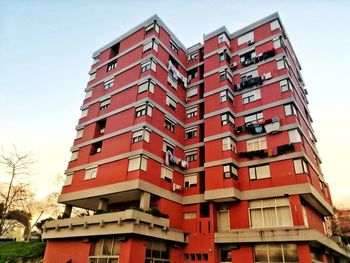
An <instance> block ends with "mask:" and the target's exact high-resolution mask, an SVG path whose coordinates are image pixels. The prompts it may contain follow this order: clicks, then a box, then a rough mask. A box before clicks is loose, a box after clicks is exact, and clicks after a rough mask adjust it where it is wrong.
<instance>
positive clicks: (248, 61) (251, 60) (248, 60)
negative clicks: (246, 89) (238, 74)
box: [241, 49, 276, 67]
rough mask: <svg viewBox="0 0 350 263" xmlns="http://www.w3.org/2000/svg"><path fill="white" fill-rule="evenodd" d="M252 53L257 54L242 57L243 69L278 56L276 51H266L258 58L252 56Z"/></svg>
mask: <svg viewBox="0 0 350 263" xmlns="http://www.w3.org/2000/svg"><path fill="white" fill-rule="evenodd" d="M252 53H253V54H255V52H251V53H248V54H247V56H241V64H242V67H248V66H250V65H253V64H257V63H259V62H261V61H264V60H266V59H269V58H272V57H274V56H275V55H276V51H275V49H271V50H269V51H265V52H264V53H261V54H259V55H258V56H252V55H251V54H252Z"/></svg>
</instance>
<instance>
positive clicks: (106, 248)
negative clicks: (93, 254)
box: [102, 238, 113, 256]
mask: <svg viewBox="0 0 350 263" xmlns="http://www.w3.org/2000/svg"><path fill="white" fill-rule="evenodd" d="M112 243H113V239H111V238H106V239H105V242H104V243H103V251H102V255H107V256H110V255H111V254H112Z"/></svg>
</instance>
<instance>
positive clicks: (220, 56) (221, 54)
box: [219, 51, 225, 62]
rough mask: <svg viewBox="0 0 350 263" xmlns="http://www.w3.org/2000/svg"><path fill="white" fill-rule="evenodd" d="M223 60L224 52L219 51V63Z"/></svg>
mask: <svg viewBox="0 0 350 263" xmlns="http://www.w3.org/2000/svg"><path fill="white" fill-rule="evenodd" d="M224 60H225V52H223V51H221V52H220V53H219V61H220V62H222V61H224Z"/></svg>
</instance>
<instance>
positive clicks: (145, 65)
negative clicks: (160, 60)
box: [141, 59, 157, 73]
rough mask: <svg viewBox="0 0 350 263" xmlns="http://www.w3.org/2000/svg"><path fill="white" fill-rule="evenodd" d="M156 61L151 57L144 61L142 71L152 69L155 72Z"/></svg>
mask: <svg viewBox="0 0 350 263" xmlns="http://www.w3.org/2000/svg"><path fill="white" fill-rule="evenodd" d="M156 67H157V65H156V62H155V61H154V60H153V59H149V60H147V61H145V62H143V63H141V73H143V72H145V71H147V70H150V69H152V70H153V71H154V72H156Z"/></svg>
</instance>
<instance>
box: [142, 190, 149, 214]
mask: <svg viewBox="0 0 350 263" xmlns="http://www.w3.org/2000/svg"><path fill="white" fill-rule="evenodd" d="M150 202H151V194H150V193H148V192H142V193H141V198H140V208H142V209H143V210H148V209H149V206H150Z"/></svg>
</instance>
